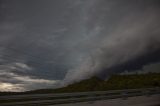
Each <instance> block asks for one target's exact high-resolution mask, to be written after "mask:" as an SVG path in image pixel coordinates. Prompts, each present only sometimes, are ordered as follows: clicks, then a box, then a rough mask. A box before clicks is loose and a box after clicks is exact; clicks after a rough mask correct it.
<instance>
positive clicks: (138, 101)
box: [50, 94, 160, 106]
mask: <svg viewBox="0 0 160 106" xmlns="http://www.w3.org/2000/svg"><path fill="white" fill-rule="evenodd" d="M50 106H160V94H157V95H152V96H137V97H129V98H126V99H122V98H118V99H109V100H99V101H94V102H82V103H73V104H61V105H50Z"/></svg>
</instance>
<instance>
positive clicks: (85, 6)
mask: <svg viewBox="0 0 160 106" xmlns="http://www.w3.org/2000/svg"><path fill="white" fill-rule="evenodd" d="M159 13H160V3H159V0H152V1H151V0H134V1H129V0H121V1H118V0H63V1H62V0H53V1H51V0H14V1H9V0H1V1H0V16H1V17H0V62H1V63H0V65H1V66H0V73H1V74H0V76H4V77H1V79H0V83H1V84H3V86H10V88H13V89H14V90H16V89H17V88H20V89H21V90H30V89H36V88H41V87H42V86H44V85H43V84H44V83H45V86H46V87H49V86H52V84H55V83H56V82H59V80H62V81H61V82H62V84H63V85H66V84H68V83H72V82H73V81H79V80H81V79H85V78H88V77H90V76H93V75H97V74H99V73H101V72H102V73H105V74H107V75H110V74H111V73H114V72H117V71H116V70H114V72H112V71H110V70H108V69H110V68H114V67H116V66H117V65H121V64H124V63H127V62H129V61H131V60H134V59H135V58H139V57H141V56H143V55H147V54H148V53H149V52H150V53H152V52H155V51H157V50H159V49H160V46H159V45H160V21H159V19H160V15H159ZM146 58H147V56H146ZM17 64H18V65H19V66H17ZM142 65H143V64H142ZM13 67H14V68H13ZM15 67H16V68H15ZM18 67H21V68H18ZM27 67H28V69H26V68H27ZM104 69H105V71H102V70H104ZM124 71H125V69H124ZM24 76H25V77H24ZM7 77H10V78H11V79H13V80H12V81H11V80H7V79H6V78H7ZM22 77H24V79H22ZM38 79H41V82H37V80H38ZM16 82H17V83H16ZM29 82H33V83H34V84H31V83H29ZM7 84H8V85H7ZM12 84H13V85H12ZM17 84H18V85H17ZM35 85H39V86H35ZM2 89H4V88H2ZM9 90H11V89H9ZM18 90H19V89H18ZM18 90H17V91H18Z"/></svg>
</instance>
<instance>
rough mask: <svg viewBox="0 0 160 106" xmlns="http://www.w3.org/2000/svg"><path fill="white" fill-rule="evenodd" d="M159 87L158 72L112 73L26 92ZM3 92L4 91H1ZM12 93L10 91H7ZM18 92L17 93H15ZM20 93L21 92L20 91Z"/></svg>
mask: <svg viewBox="0 0 160 106" xmlns="http://www.w3.org/2000/svg"><path fill="white" fill-rule="evenodd" d="M150 87H160V73H148V74H141V75H140V74H134V75H113V76H111V77H110V78H109V79H108V80H107V81H104V80H102V79H99V78H98V77H92V78H89V79H86V80H82V81H80V82H77V83H74V84H71V85H68V86H66V87H63V88H58V89H40V90H34V91H29V92H23V94H26V93H27V94H28V93H65V92H86V91H106V90H121V89H137V88H150ZM3 94H4V93H3ZM9 94H12V93H9ZM14 94H15V93H14ZM17 94H19V93H17ZM20 94H22V93H20Z"/></svg>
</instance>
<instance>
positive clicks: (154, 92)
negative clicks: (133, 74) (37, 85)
mask: <svg viewBox="0 0 160 106" xmlns="http://www.w3.org/2000/svg"><path fill="white" fill-rule="evenodd" d="M0 103H1V104H0V106H119V105H122V106H156V105H159V104H160V88H146V89H128V90H113V91H95V92H77V93H61V94H27V95H10V96H0ZM69 103H70V104H69ZM53 104H54V105H53ZM57 104H58V105H57ZM159 106H160V105H159Z"/></svg>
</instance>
